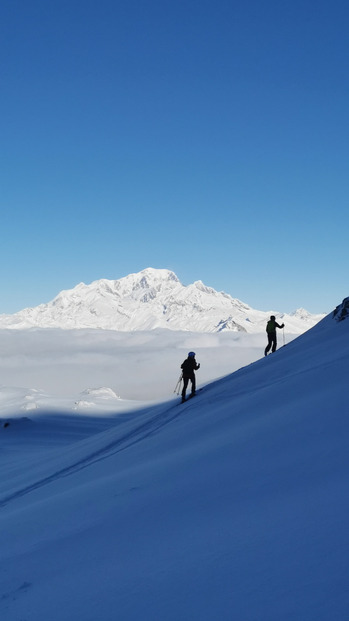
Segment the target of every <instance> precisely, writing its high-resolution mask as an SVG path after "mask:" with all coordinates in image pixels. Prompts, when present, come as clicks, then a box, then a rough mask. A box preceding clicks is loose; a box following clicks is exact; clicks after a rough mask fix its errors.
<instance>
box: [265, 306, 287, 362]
mask: <svg viewBox="0 0 349 621" xmlns="http://www.w3.org/2000/svg"><path fill="white" fill-rule="evenodd" d="M284 327H285V324H284V323H283V324H282V325H281V326H279V324H278V323H276V320H275V316H274V315H271V317H270V319H269V321H268V323H267V327H266V331H267V335H268V345H267V346H266V348H265V350H264V355H265V356H267V355H268V351H269V349H271V351H272V353H274V351H275V350H276V328H284Z"/></svg>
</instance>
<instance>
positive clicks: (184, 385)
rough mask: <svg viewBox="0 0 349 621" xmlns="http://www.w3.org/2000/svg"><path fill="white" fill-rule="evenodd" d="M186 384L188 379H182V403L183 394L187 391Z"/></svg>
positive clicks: (183, 399)
mask: <svg viewBox="0 0 349 621" xmlns="http://www.w3.org/2000/svg"><path fill="white" fill-rule="evenodd" d="M188 382H189V377H183V390H182V401H185V393H186V391H187V386H188Z"/></svg>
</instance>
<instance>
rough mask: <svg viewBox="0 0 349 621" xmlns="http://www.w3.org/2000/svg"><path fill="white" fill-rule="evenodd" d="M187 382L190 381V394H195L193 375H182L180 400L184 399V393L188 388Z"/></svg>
mask: <svg viewBox="0 0 349 621" xmlns="http://www.w3.org/2000/svg"><path fill="white" fill-rule="evenodd" d="M189 380H190V381H191V394H192V395H193V394H194V393H195V388H196V382H195V374H194V373H193V374H192V375H183V390H182V399H185V393H186V391H187V388H188V383H189Z"/></svg>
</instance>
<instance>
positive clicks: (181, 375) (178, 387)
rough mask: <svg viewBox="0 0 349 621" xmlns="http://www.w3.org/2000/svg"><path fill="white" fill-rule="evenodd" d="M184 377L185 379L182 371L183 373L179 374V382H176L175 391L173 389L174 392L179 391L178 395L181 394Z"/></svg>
mask: <svg viewBox="0 0 349 621" xmlns="http://www.w3.org/2000/svg"><path fill="white" fill-rule="evenodd" d="M182 379H183V373H181V374H180V376H179V380H178V382H177V384H176V388H175V389H174V391H173V392H176V393H177V395H179V393H180V389H181V383H182Z"/></svg>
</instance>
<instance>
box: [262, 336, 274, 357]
mask: <svg viewBox="0 0 349 621" xmlns="http://www.w3.org/2000/svg"><path fill="white" fill-rule="evenodd" d="M270 349H271V351H272V352H274V351H275V350H276V332H269V333H268V345H267V346H266V348H265V350H264V355H265V356H266V355H267V353H268V351H269V350H270Z"/></svg>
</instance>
